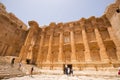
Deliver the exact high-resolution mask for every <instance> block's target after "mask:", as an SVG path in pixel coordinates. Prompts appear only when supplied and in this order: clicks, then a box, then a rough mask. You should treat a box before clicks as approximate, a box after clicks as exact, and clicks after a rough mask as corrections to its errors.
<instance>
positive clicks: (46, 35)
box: [0, 0, 120, 70]
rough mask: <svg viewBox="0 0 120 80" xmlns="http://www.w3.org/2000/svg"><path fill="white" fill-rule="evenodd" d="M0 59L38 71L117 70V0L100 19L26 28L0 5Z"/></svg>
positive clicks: (119, 21) (119, 18)
mask: <svg viewBox="0 0 120 80" xmlns="http://www.w3.org/2000/svg"><path fill="white" fill-rule="evenodd" d="M0 10H1V11H0V56H16V57H17V58H16V62H19V61H22V62H23V63H26V64H34V65H36V66H37V67H39V68H41V69H51V70H54V69H64V67H65V65H67V66H68V67H70V68H72V69H74V70H86V69H92V70H101V69H103V68H109V67H112V68H116V67H120V28H119V27H120V13H119V10H120V0H116V2H115V3H113V4H111V5H110V6H108V7H107V9H106V11H105V13H104V14H103V15H102V16H101V17H94V16H91V17H90V18H88V19H85V18H81V19H80V20H77V21H72V22H68V23H57V24H56V23H54V22H52V23H50V24H49V25H48V26H43V27H41V26H39V24H38V23H37V22H36V21H29V22H28V23H29V26H30V28H29V29H27V26H26V25H25V24H24V23H23V22H22V21H21V20H19V19H18V18H17V17H16V16H15V15H14V14H12V13H8V12H7V11H6V10H5V6H4V5H3V4H0Z"/></svg>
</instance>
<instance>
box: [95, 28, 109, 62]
mask: <svg viewBox="0 0 120 80" xmlns="http://www.w3.org/2000/svg"><path fill="white" fill-rule="evenodd" d="M95 36H96V40H97V43H98V45H99V47H100V57H101V61H102V62H109V58H108V56H107V52H106V48H105V45H104V43H103V40H102V37H101V35H100V33H99V30H98V28H97V27H95Z"/></svg>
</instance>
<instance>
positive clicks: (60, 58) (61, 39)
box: [58, 32, 63, 62]
mask: <svg viewBox="0 0 120 80" xmlns="http://www.w3.org/2000/svg"><path fill="white" fill-rule="evenodd" d="M62 53H63V32H61V33H60V39H59V54H58V62H62Z"/></svg>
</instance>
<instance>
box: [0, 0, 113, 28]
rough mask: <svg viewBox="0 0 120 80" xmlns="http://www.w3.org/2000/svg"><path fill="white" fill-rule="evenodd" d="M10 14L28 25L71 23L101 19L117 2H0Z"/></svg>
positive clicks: (27, 0) (42, 0)
mask: <svg viewBox="0 0 120 80" xmlns="http://www.w3.org/2000/svg"><path fill="white" fill-rule="evenodd" d="M0 2H1V3H3V4H4V5H5V6H6V10H7V11H8V12H12V13H14V14H15V15H16V16H17V17H18V18H19V19H20V20H22V21H23V22H24V23H25V24H26V25H28V21H31V20H35V21H37V22H38V24H39V25H40V26H44V25H49V24H50V23H51V22H56V23H59V22H63V23H65V22H71V21H77V20H79V19H81V18H82V17H84V18H89V17H91V16H96V17H100V16H102V15H103V14H104V12H105V9H106V8H107V6H108V5H109V4H111V3H113V2H115V0H0Z"/></svg>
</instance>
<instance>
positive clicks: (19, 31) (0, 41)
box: [0, 3, 27, 56]
mask: <svg viewBox="0 0 120 80" xmlns="http://www.w3.org/2000/svg"><path fill="white" fill-rule="evenodd" d="M12 17H14V18H16V17H15V15H14V16H13V15H11V13H8V12H7V11H6V8H5V6H4V5H3V4H2V3H0V56H19V53H20V50H21V46H22V45H23V43H24V40H25V37H26V29H27V27H26V25H25V24H23V23H22V21H20V20H19V19H18V18H16V19H13V18H12ZM22 26H23V27H22ZM25 28H26V29H25Z"/></svg>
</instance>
